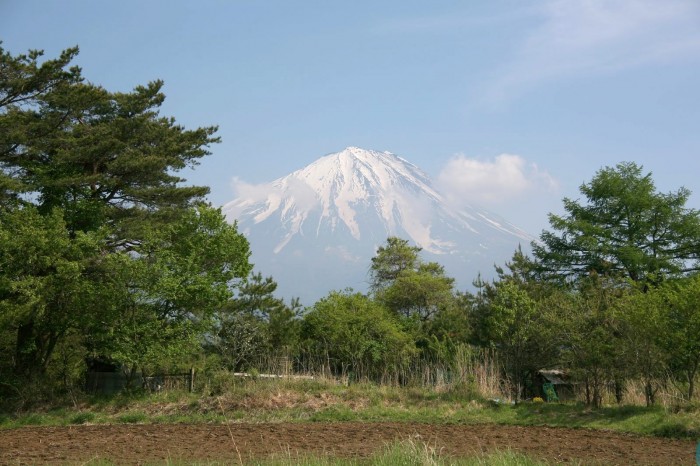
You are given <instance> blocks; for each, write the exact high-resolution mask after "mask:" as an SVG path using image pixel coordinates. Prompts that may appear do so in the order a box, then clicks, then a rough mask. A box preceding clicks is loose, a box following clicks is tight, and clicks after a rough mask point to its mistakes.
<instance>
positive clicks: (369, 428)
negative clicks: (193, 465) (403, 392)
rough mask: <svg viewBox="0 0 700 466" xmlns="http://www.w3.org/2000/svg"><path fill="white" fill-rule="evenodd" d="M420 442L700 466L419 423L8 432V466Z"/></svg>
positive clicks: (523, 430) (674, 452) (568, 434)
mask: <svg viewBox="0 0 700 466" xmlns="http://www.w3.org/2000/svg"><path fill="white" fill-rule="evenodd" d="M408 439H412V440H415V441H418V442H422V443H425V444H427V445H428V446H430V447H431V448H435V449H436V451H437V452H438V453H439V454H440V456H441V457H450V456H468V455H473V454H479V453H486V452H489V451H493V450H496V449H499V450H505V449H510V450H512V451H517V452H521V453H525V454H528V455H531V456H533V457H536V458H542V459H546V460H549V461H553V462H567V461H571V460H574V459H577V460H584V461H586V462H592V463H600V464H663V465H671V464H686V465H692V464H695V442H693V441H691V440H672V439H662V438H653V437H641V436H636V435H630V434H621V433H612V432H606V431H595V430H584V429H564V428H548V427H514V426H499V425H434V424H417V423H360V422H337V423H271V424H245V423H235V424H230V425H206V424H196V425H188V424H150V425H85V426H69V427H22V428H17V429H9V430H0V464H77V463H85V462H89V461H90V460H98V459H102V460H104V459H107V460H111V461H114V462H117V463H123V464H143V463H153V462H160V461H175V462H179V461H183V462H188V461H198V462H206V461H221V462H225V463H238V462H239V461H240V460H241V459H242V460H243V461H245V460H247V459H251V458H258V459H262V458H266V457H271V456H272V457H278V458H279V457H282V458H290V457H291V458H296V457H297V456H304V455H309V454H314V455H331V456H337V457H355V458H362V457H367V456H369V455H371V454H372V453H375V452H377V451H378V450H380V449H382V448H384V447H386V446H387V445H388V444H390V443H392V442H394V441H401V440H408Z"/></svg>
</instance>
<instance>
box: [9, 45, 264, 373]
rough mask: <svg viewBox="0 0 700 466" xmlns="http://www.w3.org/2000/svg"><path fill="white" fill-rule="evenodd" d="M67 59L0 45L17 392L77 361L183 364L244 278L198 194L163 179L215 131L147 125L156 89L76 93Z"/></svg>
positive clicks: (244, 246) (204, 147)
mask: <svg viewBox="0 0 700 466" xmlns="http://www.w3.org/2000/svg"><path fill="white" fill-rule="evenodd" d="M77 53H78V50H77V48H74V49H69V50H66V51H65V52H63V53H62V54H61V56H60V57H59V58H57V59H54V60H46V61H44V62H43V63H40V62H39V59H40V57H41V55H42V54H41V52H38V51H31V52H30V53H29V54H28V55H18V56H12V55H11V54H9V53H8V52H6V51H5V50H4V49H2V48H0V69H2V75H1V76H0V220H2V221H1V222H0V323H2V324H3V325H2V327H1V330H0V349H1V350H2V355H3V358H0V360H2V361H3V363H0V374H2V375H4V376H6V377H7V376H9V374H12V377H13V379H12V380H15V379H16V380H17V383H21V379H28V378H29V379H31V378H37V377H39V376H41V377H50V378H53V379H56V378H59V379H62V380H63V385H64V386H67V384H68V380H69V379H71V380H76V379H77V377H76V372H78V371H76V361H79V360H80V359H83V360H84V359H85V357H87V356H91V357H93V358H96V359H107V360H110V361H113V362H114V361H116V362H119V363H123V364H125V365H128V366H129V367H130V369H131V373H132V374H133V372H134V370H135V368H136V367H139V368H140V369H142V370H148V369H153V368H156V367H163V366H166V365H173V364H176V363H177V361H182V360H183V359H187V358H191V357H192V355H193V354H195V353H196V352H198V351H199V347H200V344H201V340H202V338H203V335H204V334H205V333H207V332H209V331H211V330H212V328H213V323H214V315H215V313H216V312H217V311H218V310H219V309H221V308H222V307H223V306H224V304H225V303H226V302H227V301H228V300H229V299H230V298H231V296H232V288H233V287H236V286H238V285H239V284H240V282H241V280H242V279H244V278H245V277H247V275H248V274H249V273H250V268H251V266H250V264H249V263H248V258H249V254H250V251H249V246H248V242H247V241H246V240H245V238H244V237H243V236H241V235H240V234H239V233H238V232H237V230H236V227H235V225H234V226H230V225H228V224H227V223H226V222H225V221H224V218H223V216H222V215H221V212H219V211H217V210H215V209H212V208H210V207H207V206H205V205H203V204H202V199H203V196H204V195H205V194H206V193H207V192H208V188H206V187H196V186H184V185H183V182H184V181H185V180H184V179H182V178H180V177H179V176H178V175H177V173H178V172H179V171H181V170H183V169H185V168H188V167H193V166H194V165H196V164H197V163H198V160H199V159H201V158H202V157H204V156H205V155H207V154H208V147H209V146H210V145H211V144H212V143H215V142H217V140H218V138H216V137H215V136H214V132H215V130H216V128H214V127H206V128H197V129H195V130H187V129H185V128H183V127H182V126H180V125H178V124H176V122H175V120H174V119H173V118H167V117H162V116H160V115H159V108H160V106H161V105H162V103H163V101H164V98H165V97H164V95H163V94H162V93H161V92H160V91H161V88H162V85H163V83H162V82H161V81H155V82H152V83H149V84H147V85H145V86H137V87H136V88H134V90H133V91H132V92H128V93H122V92H110V91H107V90H106V89H104V88H102V87H100V86H97V85H93V84H90V83H86V82H84V81H83V79H82V77H81V74H80V69H79V68H77V67H73V68H70V69H68V66H69V64H70V62H71V60H73V59H74V58H75V56H76V54H77ZM57 349H58V350H59V352H60V353H59V354H58V356H59V358H54V354H55V353H56V351H57ZM9 386H14V385H12V384H10V385H9Z"/></svg>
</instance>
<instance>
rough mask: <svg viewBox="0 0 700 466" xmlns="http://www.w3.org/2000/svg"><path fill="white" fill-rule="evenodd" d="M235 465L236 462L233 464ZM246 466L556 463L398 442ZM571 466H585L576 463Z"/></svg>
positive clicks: (173, 462) (216, 465)
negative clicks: (358, 452)
mask: <svg viewBox="0 0 700 466" xmlns="http://www.w3.org/2000/svg"><path fill="white" fill-rule="evenodd" d="M88 464H90V465H91V466H111V465H114V464H116V463H113V462H111V461H109V460H105V459H96V460H94V461H90V462H89V463H88ZM144 464H147V465H152V466H156V465H167V466H180V465H183V466H184V465H193V464H194V465H202V466H204V465H206V466H224V465H229V464H232V462H231V460H230V459H228V460H225V461H207V462H201V463H200V462H192V461H191V460H190V461H181V460H177V459H168V460H166V461H163V462H154V463H150V462H146V463H144ZM234 464H235V463H234ZM243 464H244V465H246V466H298V465H301V466H369V465H378V466H411V465H416V466H431V465H434V466H443V465H445V466H446V465H456V466H549V465H552V464H555V463H550V462H547V461H543V460H539V459H535V458H532V457H530V456H526V455H523V454H520V453H516V452H513V451H494V452H491V453H486V454H482V455H478V456H468V457H457V458H455V457H447V456H444V455H442V454H441V452H440V451H437V450H436V449H435V448H433V447H431V446H429V445H427V444H424V443H416V442H414V441H411V440H407V441H402V442H396V443H393V444H391V445H389V446H387V447H386V448H385V449H384V450H383V451H380V452H378V453H375V454H373V455H371V456H370V457H368V458H337V457H332V456H310V455H295V454H292V453H291V452H290V453H288V454H286V455H283V456H278V457H272V458H269V459H261V460H249V461H244V462H243ZM571 464H574V465H576V464H582V463H576V462H573V463H571Z"/></svg>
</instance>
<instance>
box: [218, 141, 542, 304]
mask: <svg viewBox="0 0 700 466" xmlns="http://www.w3.org/2000/svg"><path fill="white" fill-rule="evenodd" d="M223 212H224V214H225V215H226V217H227V219H228V220H229V221H231V222H233V221H237V222H238V227H239V231H241V232H242V233H243V234H245V235H246V236H247V237H248V240H249V241H250V244H251V249H252V251H253V257H252V261H253V262H254V263H255V268H256V269H257V270H259V271H261V272H262V273H263V275H272V276H273V278H274V279H275V280H276V281H277V282H278V284H279V288H278V291H279V293H280V295H282V296H284V297H287V298H289V297H292V296H298V297H300V298H301V300H302V303H304V304H306V305H310V304H313V302H315V301H316V300H317V299H319V298H321V297H323V296H325V295H326V294H328V292H329V291H331V290H337V289H344V288H347V287H351V288H354V289H355V290H358V291H365V290H366V289H367V287H368V279H369V274H368V270H369V265H370V261H371V258H372V257H373V256H374V254H375V252H376V250H377V248H378V247H379V246H381V245H383V244H384V243H385V242H386V239H387V237H389V236H398V237H400V238H403V239H407V240H409V241H410V242H411V243H412V244H415V245H416V246H419V247H421V248H422V249H423V250H422V252H421V257H422V258H423V259H424V260H427V261H435V262H438V263H440V264H442V265H443V266H444V267H445V270H446V272H447V274H448V275H449V276H451V277H454V278H455V279H456V281H457V286H458V288H459V289H466V288H468V287H469V286H470V284H471V282H472V280H473V279H474V278H476V276H477V274H478V273H481V274H482V275H483V276H484V277H489V276H491V275H492V273H493V270H494V267H493V266H494V264H499V265H502V264H503V263H504V262H505V261H506V260H508V259H510V258H511V257H512V255H513V252H514V251H515V250H516V249H517V247H518V245H523V247H524V248H527V247H528V246H529V244H530V242H531V241H532V239H533V238H532V237H531V236H530V235H528V234H527V233H525V232H524V231H522V230H521V229H519V228H517V227H515V226H514V225H511V224H510V223H508V222H507V221H505V220H504V219H501V218H499V217H498V216H496V215H494V214H492V213H490V212H487V211H485V210H483V209H479V208H477V207H469V208H460V209H457V208H453V207H452V206H451V205H450V204H449V203H448V202H447V200H446V198H445V197H444V196H443V195H442V194H440V192H439V190H438V188H437V187H435V186H434V185H433V183H432V181H431V180H430V178H429V177H428V176H427V175H426V174H425V173H424V172H423V171H422V170H420V169H419V168H418V167H417V166H415V165H413V164H411V163H410V162H408V161H406V160H404V159H403V158H401V157H399V156H397V155H394V154H392V153H390V152H377V151H372V150H365V149H360V148H358V147H348V148H346V149H344V150H342V151H341V152H338V153H334V154H330V155H326V156H324V157H321V158H320V159H318V160H316V161H315V162H313V163H312V164H310V165H308V166H306V167H305V168H302V169H300V170H297V171H295V172H293V173H291V174H289V175H287V176H284V177H282V178H279V179H277V180H275V181H272V182H271V183H265V184H261V185H255V186H246V187H243V188H242V189H239V197H238V198H236V199H234V200H232V201H231V202H229V203H227V204H225V205H224V206H223Z"/></svg>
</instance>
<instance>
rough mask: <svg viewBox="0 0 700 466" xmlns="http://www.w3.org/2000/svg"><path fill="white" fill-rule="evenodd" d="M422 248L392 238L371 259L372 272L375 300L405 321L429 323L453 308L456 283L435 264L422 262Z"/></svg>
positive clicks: (442, 268)
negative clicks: (438, 314)
mask: <svg viewBox="0 0 700 466" xmlns="http://www.w3.org/2000/svg"><path fill="white" fill-rule="evenodd" d="M419 252H420V248H417V247H412V246H409V245H408V241H406V240H402V239H399V238H396V237H390V238H389V239H388V240H387V244H386V246H382V247H380V248H379V250H378V251H377V255H376V256H375V257H373V258H372V265H371V268H370V272H371V275H372V289H373V291H374V295H375V297H376V299H377V300H378V301H379V302H380V303H382V304H383V305H384V306H386V307H387V308H388V309H390V310H392V311H394V312H396V313H397V314H398V315H402V316H404V317H406V318H411V317H416V318H418V319H419V320H420V321H427V320H428V319H430V318H432V317H433V316H435V315H436V314H437V313H438V312H440V311H441V310H444V309H447V308H449V307H450V306H452V305H453V304H454V292H453V291H454V290H453V287H454V279H453V278H450V277H447V276H446V275H445V269H444V267H442V266H441V265H440V264H438V263H436V262H423V261H422V260H421V259H420V257H419V256H418V253H419Z"/></svg>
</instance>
